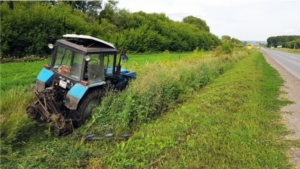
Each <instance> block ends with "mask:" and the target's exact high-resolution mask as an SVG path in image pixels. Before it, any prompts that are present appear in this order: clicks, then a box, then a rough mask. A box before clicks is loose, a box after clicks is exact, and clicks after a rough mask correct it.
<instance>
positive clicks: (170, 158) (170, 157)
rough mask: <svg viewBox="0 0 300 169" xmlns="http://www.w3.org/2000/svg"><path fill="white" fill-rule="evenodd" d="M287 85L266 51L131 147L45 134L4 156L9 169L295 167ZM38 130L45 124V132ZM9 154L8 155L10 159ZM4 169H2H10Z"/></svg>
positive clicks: (146, 130)
mask: <svg viewBox="0 0 300 169" xmlns="http://www.w3.org/2000/svg"><path fill="white" fill-rule="evenodd" d="M281 83H282V80H281V79H279V78H278V77H277V74H276V72H275V71H274V70H273V69H271V68H270V67H269V66H268V65H267V64H266V63H265V61H264V60H263V57H262V56H261V54H259V53H256V52H255V53H253V54H252V55H251V57H247V58H246V59H244V60H242V61H241V62H240V63H239V64H238V65H237V66H236V68H234V69H233V70H230V71H228V72H227V73H225V74H224V75H222V76H221V77H219V78H218V79H216V80H215V82H214V83H213V84H211V85H209V86H207V87H206V88H204V89H203V90H201V91H200V92H199V93H195V94H194V95H191V96H190V99H189V101H188V102H186V103H184V104H182V105H181V106H179V108H176V109H174V110H171V111H170V112H168V113H166V114H165V115H163V116H162V117H160V118H158V119H157V120H156V121H153V122H152V123H150V124H149V123H148V124H145V125H143V126H142V127H141V128H140V129H139V130H138V131H136V133H135V134H134V136H133V137H132V138H131V139H129V140H128V141H127V142H124V141H118V140H114V139H107V140H104V141H96V142H88V143H87V142H85V141H84V140H75V139H73V138H72V137H71V136H69V137H66V138H65V139H57V138H53V137H52V136H50V137H47V135H48V134H49V131H48V130H47V129H45V128H41V129H40V131H37V132H38V133H39V134H38V135H32V136H31V137H30V138H27V139H26V138H24V140H23V141H22V142H19V143H17V144H14V145H12V146H11V147H8V148H5V149H4V150H3V147H2V150H1V154H2V155H1V157H2V158H1V164H3V162H5V163H4V165H3V166H2V167H3V168H10V167H12V166H14V167H19V168H22V167H23V168H37V167H39V168H53V167H54V168H59V167H62V168H82V167H86V166H87V168H93V167H95V168H101V167H105V168H151V167H159V168H201V167H203V168H288V167H290V166H289V164H288V163H287V157H286V156H285V150H286V149H287V144H286V143H285V142H283V141H281V140H280V139H278V138H280V137H281V136H282V135H283V134H284V133H286V131H285V129H284V128H283V127H282V125H281V124H280V123H279V120H280V116H279V115H278V114H277V113H275V110H277V109H278V108H279V106H280V105H281V104H283V103H282V102H280V101H278V100H276V97H277V96H278V93H279V91H278V86H279V85H280V84H281ZM37 127H38V126H37ZM3 151H5V152H6V153H5V154H7V155H3ZM2 167H1V168H2Z"/></svg>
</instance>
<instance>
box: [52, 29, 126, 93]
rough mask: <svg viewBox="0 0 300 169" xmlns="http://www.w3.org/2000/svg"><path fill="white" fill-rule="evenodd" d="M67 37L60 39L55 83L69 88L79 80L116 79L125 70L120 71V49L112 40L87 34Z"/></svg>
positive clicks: (87, 83) (55, 56)
mask: <svg viewBox="0 0 300 169" xmlns="http://www.w3.org/2000/svg"><path fill="white" fill-rule="evenodd" d="M64 37H65V38H66V39H63V40H57V42H56V44H55V49H54V52H53V56H52V61H51V64H50V67H51V69H52V70H53V72H54V73H55V77H54V79H55V80H54V84H55V83H56V84H58V85H59V86H60V87H62V88H69V89H70V88H71V87H72V86H73V85H74V84H75V83H81V84H83V85H85V86H90V85H94V84H97V83H103V82H106V81H112V80H113V79H114V78H115V76H116V75H119V74H120V73H121V72H116V71H117V70H119V69H117V66H116V62H117V61H116V60H117V59H116V58H117V50H116V49H115V47H114V46H113V45H112V44H110V43H108V42H105V41H103V40H100V39H97V38H94V37H90V36H85V35H72V34H67V35H64ZM123 71H124V70H123ZM63 79H68V80H66V81H65V80H63ZM64 81H65V82H66V83H64Z"/></svg>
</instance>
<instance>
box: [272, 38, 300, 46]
mask: <svg viewBox="0 0 300 169" xmlns="http://www.w3.org/2000/svg"><path fill="white" fill-rule="evenodd" d="M267 42H268V47H277V46H282V47H284V48H295V47H297V46H298V48H299V47H300V36H299V35H292V36H287V35H286V36H272V37H269V38H268V39H267Z"/></svg>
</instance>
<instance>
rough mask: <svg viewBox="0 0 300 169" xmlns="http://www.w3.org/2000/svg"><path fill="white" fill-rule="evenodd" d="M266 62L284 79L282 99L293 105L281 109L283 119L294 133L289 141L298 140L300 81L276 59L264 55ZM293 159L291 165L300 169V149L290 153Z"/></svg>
mask: <svg viewBox="0 0 300 169" xmlns="http://www.w3.org/2000/svg"><path fill="white" fill-rule="evenodd" d="M262 53H263V54H264V57H265V59H266V61H267V62H268V63H269V64H270V65H271V66H272V67H273V68H275V69H276V70H277V71H278V72H279V74H280V76H281V77H282V78H283V79H284V81H285V82H284V86H283V87H282V88H281V90H282V91H283V92H282V93H283V94H282V95H281V97H283V98H287V99H289V100H291V101H293V102H294V103H293V104H289V105H287V106H285V107H282V108H281V111H283V112H286V113H283V119H284V121H285V123H286V125H287V127H288V129H290V130H291V131H292V133H291V134H290V135H288V136H287V139H290V140H297V139H300V122H299V119H300V80H299V79H297V78H296V77H295V76H294V75H292V74H291V73H289V72H288V71H287V70H285V69H284V68H283V67H282V66H281V65H279V64H278V63H277V62H276V61H275V60H274V59H272V58H271V57H270V56H269V55H268V54H266V53H264V52H263V51H262ZM289 155H290V157H291V159H290V161H291V163H293V164H295V165H296V166H297V168H299V169H300V149H299V148H292V149H291V150H290V152H289Z"/></svg>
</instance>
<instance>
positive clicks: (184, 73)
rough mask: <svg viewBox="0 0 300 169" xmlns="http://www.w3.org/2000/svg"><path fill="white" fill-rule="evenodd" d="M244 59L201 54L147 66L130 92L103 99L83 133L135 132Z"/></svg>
mask: <svg viewBox="0 0 300 169" xmlns="http://www.w3.org/2000/svg"><path fill="white" fill-rule="evenodd" d="M243 55H247V53H246V52H244V53H238V54H236V55H233V56H230V57H229V56H223V57H217V58H212V57H209V56H210V55H208V54H205V53H201V52H200V53H198V55H191V56H190V57H187V58H185V59H183V60H179V61H167V62H158V63H156V64H149V65H145V66H144V67H143V70H141V71H140V73H139V74H138V77H137V79H136V80H134V81H132V82H131V83H130V86H129V87H128V88H127V90H125V91H124V92H122V93H114V92H109V93H108V94H107V96H106V97H105V98H103V100H102V103H101V106H100V107H98V109H97V111H96V112H95V113H94V115H93V120H92V121H91V122H90V124H88V125H87V126H85V127H83V128H82V130H80V132H84V131H85V130H86V131H91V130H92V131H95V132H112V131H113V132H116V133H124V132H132V131H134V130H136V129H137V128H139V126H141V125H142V124H144V123H146V122H149V121H151V120H153V119H155V118H157V117H159V116H160V115H161V114H163V113H164V112H165V111H166V110H168V109H170V108H172V107H174V106H175V107H176V105H178V104H179V103H181V102H182V101H184V100H185V99H186V97H190V95H193V94H195V92H196V91H197V90H199V88H201V87H203V86H205V85H207V84H208V83H210V82H211V81H212V80H213V79H214V78H216V77H217V76H218V75H220V74H222V73H224V72H225V71H226V70H228V69H229V68H231V67H232V66H233V65H234V63H235V62H236V61H237V60H238V59H239V58H240V57H241V56H243ZM201 58H205V59H201Z"/></svg>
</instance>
